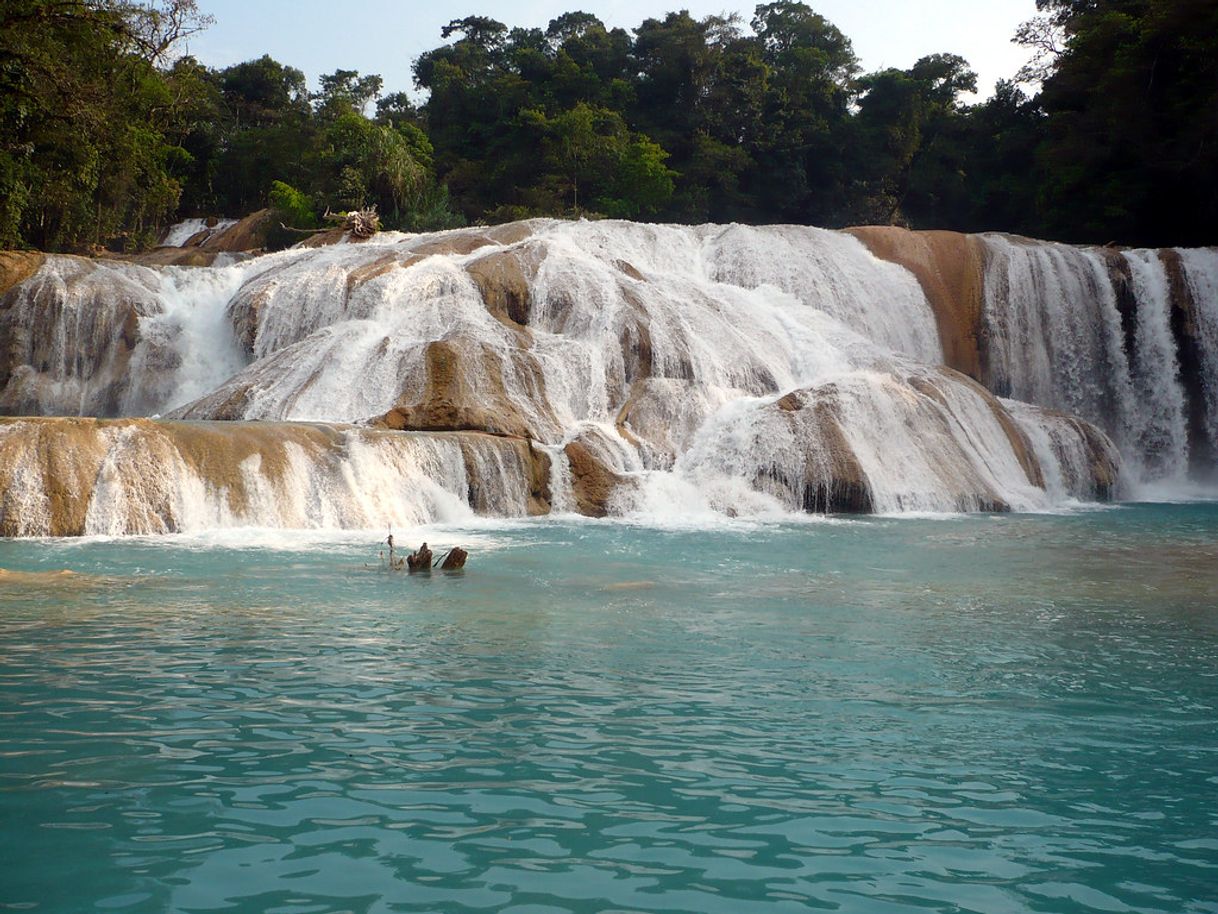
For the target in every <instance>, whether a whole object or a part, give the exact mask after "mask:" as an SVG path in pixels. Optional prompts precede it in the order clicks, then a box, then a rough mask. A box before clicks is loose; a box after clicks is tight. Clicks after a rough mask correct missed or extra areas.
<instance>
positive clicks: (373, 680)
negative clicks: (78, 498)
mask: <svg viewBox="0 0 1218 914" xmlns="http://www.w3.org/2000/svg"><path fill="white" fill-rule="evenodd" d="M447 535H448V537H449V538H450V539H454V540H455V539H456V538H459V537H460V536H461V535H462V534H461V533H459V532H457V531H449V533H448V534H447ZM473 535H474V536H475V537H480V540H479V542H480V546H479V547H478V548H476V549H475V550H474V552H473V556H472V558H471V564H470V569H469V571H468V572H467V573H466V574H465V575H463V576H452V577H441V576H436V577H435V578H434V579H432V580H418V579H406V578H403V577H391V576H388V575H385V574H382V573H379V572H378V571H375V570H369V569H365V568H364V567H363V563H364V562H365V561H366V560H368V559H369V557H370V556H371V557H374V556H375V553H374V552H373V551H371V550H370V548H365V547H362V546H358V545H352V544H350V542H347V543H346V544H342V543H340V544H331V545H324V546H322V545H301V546H299V547H296V548H280V549H273V550H268V549H248V548H242V549H238V548H233V547H231V546H225V545H216V544H207V543H199V542H194V541H183V540H174V539H166V540H162V541H146V542H140V543H131V542H104V541H97V542H92V543H71V542H63V541H55V542H47V543H37V544H35V543H5V544H2V545H0V566H3V567H6V568H10V569H16V570H18V571H21V572H24V573H25V574H24V575H13V576H9V578H6V579H5V580H4V582H3V583H2V584H0V907H5V908H11V909H25V910H35V911H55V912H60V911H62V912H75V911H88V910H102V911H136V912H144V911H147V912H152V911H164V910H172V911H229V912H231V911H251V912H253V911H301V912H313V911H316V912H322V911H326V912H329V911H360V912H389V911H443V912H473V911H496V912H498V911H505V912H515V914H524V912H530V914H557V912H564V911H572V912H594V911H596V912H600V911H640V912H733V914H734V912H744V911H748V912H751V911H758V912H807V911H816V910H825V911H839V912H867V914H887V912H894V914H895V912H902V911H912V910H920V911H942V912H958V911H975V912H986V914H1003V912H1022V911H1035V912H1055V914H1071V912H1092V911H1097V912H1101V911H1102V912H1116V911H1121V912H1130V911H1135V912H1165V914H1166V912H1173V914H1175V912H1215V911H1218V827H1216V826H1218V822H1216V819H1218V710H1216V709H1218V609H1216V608H1215V593H1218V561H1216V559H1218V509H1215V508H1212V507H1205V506H1177V507H1163V508H1151V507H1144V508H1124V509H1119V510H1114V511H1106V512H1099V513H1095V514H1083V515H1077V516H1066V517H1001V518H960V519H953V520H925V521H918V520H882V519H881V520H871V521H863V522H853V523H826V524H813V525H806V526H778V527H770V528H766V527H740V528H731V527H729V528H726V529H723V530H712V531H661V530H654V529H647V528H639V527H631V526H627V525H623V524H596V523H582V524H578V523H572V524H561V523H540V524H525V525H518V526H515V527H509V528H505V529H503V530H501V531H492V532H491V533H487V532H485V531H481V532H479V533H477V534H473ZM435 536H436V538H437V539H441V538H442V537H443V536H444V534H443V533H439V534H436V535H435ZM65 567H67V568H72V569H74V570H76V571H78V572H81V574H80V575H79V576H75V577H63V578H56V577H51V576H48V575H47V574H46V572H48V571H50V570H53V569H59V568H65Z"/></svg>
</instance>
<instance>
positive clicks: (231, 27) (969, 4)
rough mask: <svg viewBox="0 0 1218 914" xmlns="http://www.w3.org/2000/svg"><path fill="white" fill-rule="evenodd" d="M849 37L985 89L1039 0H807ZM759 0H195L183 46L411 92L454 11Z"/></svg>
mask: <svg viewBox="0 0 1218 914" xmlns="http://www.w3.org/2000/svg"><path fill="white" fill-rule="evenodd" d="M805 2H808V5H809V6H811V7H812V8H813V9H814V10H816V12H818V13H820V14H821V15H822V16H824V17H825V18H826V19H828V20H829V21H830V22H832V23H833V24H834V25H836V26H837V27H838V28H839V29H841V31H842V32H844V33H845V34H846V36H847V37H848V38H850V40H851V41H852V42H853V43H854V52H855V54H857V55H858V57H859V59H860V61H861V62H862V66H863V69H864V70H865V71H873V70H879V69H883V68H885V67H899V68H901V69H905V68H907V67H910V66H912V65H913V63H914V62H915V61H917V60H918V58H920V57H924V56H926V55H927V54H935V53H940V52H943V53H952V54H959V55H961V56H962V57H964V58H965V59H966V60H967V61H968V62H969V63H970V64H971V65H972V68H973V69H974V70H975V71H976V72H977V75H978V80H977V83H978V88H979V90H980V91H979V94H980V96H982V97H986V96H988V95H990V94H991V92H992V91H993V86H994V83H995V82H996V81H997V80H999V79H1009V78H1011V77H1012V76H1014V75H1015V71H1016V70H1018V69H1019V68H1020V66H1022V65H1023V64H1024V63H1025V62H1026V60H1027V58H1028V56H1029V55H1028V54H1027V52H1026V51H1025V50H1024V49H1023V48H1020V47H1019V46H1018V45H1015V44H1012V43H1011V37H1012V36H1013V35H1014V34H1015V28H1016V26H1018V25H1019V24H1020V23H1021V22H1023V21H1025V20H1027V19H1030V18H1032V16H1033V15H1035V13H1036V3H1035V0H923V2H920V3H915V2H911V0H805ZM755 5H756V3H755V2H745V3H741V2H739V0H713V2H705V0H686V2H681V0H673V2H667V0H501V2H485V0H469V2H464V0H458V2H456V3H446V2H416V0H348V2H345V3H343V2H338V0H199V7H200V9H201V10H202V11H203V12H206V13H209V14H211V15H212V16H214V17H215V19H216V22H215V24H214V25H212V26H211V28H209V29H208V30H207V31H206V32H203V33H202V34H200V35H196V36H195V37H194V38H192V39H191V41H190V45H189V48H188V50H189V52H190V53H191V54H194V55H195V56H196V57H197V58H198V59H199V60H201V61H202V62H203V63H205V64H208V65H209V66H213V67H224V66H228V65H230V64H234V63H240V62H241V61H244V60H250V59H252V58H255V57H261V56H262V55H263V54H270V55H271V56H272V57H274V58H275V59H276V60H278V61H280V62H281V63H285V64H289V65H291V66H294V67H297V68H298V69H300V70H303V71H304V73H305V75H306V76H307V77H308V78H309V84H310V86H311V87H313V88H316V86H317V78H318V76H320V75H321V74H323V73H332V72H334V71H335V70H337V69H340V68H341V69H344V70H358V71H359V72H360V73H365V74H367V73H379V74H380V75H381V76H382V77H383V79H384V91H385V92H394V91H399V90H403V91H411V92H412V94H413V89H414V86H413V81H412V77H411V72H410V65H411V63H412V62H413V61H414V59H415V58H416V57H418V55H419V54H421V53H422V52H423V51H426V50H430V49H431V48H434V47H437V46H439V45H441V44H444V43H445V42H444V41H443V40H442V39H441V38H440V28H441V27H442V26H443V25H445V24H447V23H448V22H449V21H450V20H452V19H460V18H464V17H465V16H469V15H481V16H490V17H491V18H493V19H498V20H499V21H500V22H503V23H506V24H507V25H508V26H509V27H514V26H523V27H533V26H536V27H538V28H542V29H544V28H545V27H546V25H547V24H548V23H549V21H550V20H551V19H553V18H555V17H557V16H559V15H561V14H562V13H565V12H570V11H572V10H584V11H586V12H589V13H593V14H594V15H596V16H598V17H599V18H600V19H601V21H603V22H604V23H605V24H606V26H608V27H610V28H613V27H615V26H620V27H622V28H626V29H631V28H634V27H635V26H637V25H639V24H640V23H642V22H643V20H645V19H648V18H662V17H663V15H664V14H665V13H667V12H668V11H670V10H673V9H687V10H689V12H690V13H691V14H692V15H693V16H695V17H697V18H702V17H703V16H707V15H711V14H716V15H718V14H721V13H724V12H739V13H740V14H741V17H742V19H743V21H744V23H745V25H746V26H747V23H748V21H749V20H750V19H751V18H752V11H753V8H754V6H755Z"/></svg>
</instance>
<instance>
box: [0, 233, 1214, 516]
mask: <svg viewBox="0 0 1218 914" xmlns="http://www.w3.org/2000/svg"><path fill="white" fill-rule="evenodd" d="M181 231H182V232H184V231H186V228H182V229H181ZM868 239H870V241H868ZM865 242H867V243H865ZM40 263H41V265H40V267H39V268H38V269H37V271H36V272H34V273H33V275H29V276H28V277H26V278H23V279H22V280H21V281H19V282H16V283H15V285H13V287H12V288H9V289H5V290H3V295H2V296H0V335H2V337H3V339H4V340H5V341H6V344H5V345H4V346H0V412H4V413H9V414H16V415H35V416H56V415H59V416H79V417H102V418H117V417H131V418H133V419H134V418H135V417H143V416H159V415H165V416H170V417H171V421H165V422H162V423H160V424H156V425H149V424H148V423H146V422H144V421H142V420H141V421H135V422H128V423H117V424H105V423H102V424H97V423H96V422H95V421H94V420H93V419H89V418H82V419H79V420H67V419H65V420H63V422H62V423H61V426H60V427H59V428H58V429H57V430H52V429H51V428H50V427H48V426H44V425H39V424H37V423H34V422H27V423H24V424H21V423H17V424H14V423H13V422H11V421H8V422H5V423H4V424H3V425H2V426H0V429H2V435H3V438H2V439H0V449H3V450H4V453H5V454H7V455H8V459H9V463H10V466H9V468H8V469H6V470H5V471H4V472H5V475H4V481H3V485H4V488H3V489H0V499H3V505H4V506H5V507H4V510H5V511H6V512H7V513H6V514H5V515H4V517H5V518H6V519H4V520H3V521H2V522H0V526H3V527H4V529H6V530H21V531H27V532H28V531H37V530H42V531H44V532H46V531H50V530H67V531H70V532H83V531H88V532H98V533H113V532H157V531H172V530H181V529H203V528H206V527H208V526H233V525H241V524H269V525H277V526H321V527H350V526H357V527H358V526H374V527H377V526H381V525H383V524H384V523H386V522H393V523H399V524H405V523H415V522H421V521H422V520H425V519H436V518H457V517H464V516H468V515H469V513H470V512H473V513H477V514H490V515H496V516H523V515H527V514H535V513H543V512H546V511H550V510H553V511H556V512H571V511H578V512H582V513H585V514H594V515H601V514H643V515H647V516H650V517H653V518H654V517H663V518H666V519H668V520H679V519H680V518H682V517H706V516H712V515H724V514H727V515H734V516H748V517H774V516H783V515H784V514H788V513H790V512H836V511H875V512H881V513H889V512H909V511H977V510H1045V509H1049V508H1052V507H1053V506H1055V505H1058V504H1062V503H1066V502H1071V501H1079V500H1082V501H1085V500H1091V499H1096V498H1108V497H1114V496H1115V495H1117V494H1121V493H1124V494H1126V495H1134V496H1136V495H1137V494H1138V493H1139V492H1143V491H1148V490H1147V489H1146V488H1145V487H1146V486H1148V485H1152V484H1154V485H1163V484H1168V485H1177V486H1183V485H1184V483H1185V482H1186V481H1187V480H1188V479H1189V477H1190V474H1191V475H1192V476H1196V475H1198V474H1199V473H1204V472H1205V471H1206V470H1207V469H1209V470H1212V467H1211V466H1209V464H1210V463H1212V460H1213V455H1214V454H1218V383H1216V382H1215V380H1214V379H1215V378H1216V377H1218V252H1215V251H1213V250H1195V251H1194V250H1186V251H1178V252H1171V251H1163V252H1160V251H1144V250H1130V251H1123V252H1118V251H1115V250H1109V249H1098V248H1079V247H1071V246H1067V245H1061V244H1053V243H1045V242H1035V241H1030V240H1027V239H1019V238H1012V237H1008V236H1002V235H984V236H960V235H951V234H950V233H933V238H931V239H929V240H928V241H926V242H925V243H922V242H920V241H916V237H915V236H914V235H912V234H911V233H908V232H905V233H903V234H902V230H899V229H883V230H869V231H860V232H858V233H856V234H847V233H839V232H830V231H825V230H821V229H815V228H808V227H800V226H764V227H749V226H742V225H729V226H715V225H707V226H695V227H689V226H672V225H642V224H635V223H628V222H616V221H600V222H596V221H593V222H585V221H581V222H560V221H554V220H532V221H529V222H524V223H515V224H511V225H506V226H496V227H493V228H474V229H460V230H453V231H448V232H440V233H434V234H424V235H410V234H401V233H382V234H380V235H378V236H376V237H374V238H373V239H371V240H369V241H366V242H363V243H359V244H338V245H333V246H329V247H322V248H299V249H291V250H288V251H283V252H279V253H276V254H270V255H263V256H258V257H253V258H250V259H246V260H242V261H240V262H235V263H226V264H223V265H215V266H211V267H166V266H148V265H141V264H136V263H127V262H121V261H113V260H96V261H90V260H85V259H83V258H78V257H66V256H65V257H46V258H45V260H44V261H41V262H40ZM30 269H33V268H32V267H31V268H30ZM945 341H946V342H945ZM948 344H950V345H948ZM944 362H947V363H948V364H949V366H952V365H954V366H956V367H958V368H959V370H960V371H961V372H966V373H967V374H968V375H970V376H971V377H965V376H964V374H960V373H957V372H956V371H953V370H950V368H945V367H943V363H944ZM995 395H997V396H995ZM216 420H226V421H227V422H228V423H229V424H228V425H223V424H217V422H216ZM90 423H93V424H92V425H90ZM353 426H355V427H358V428H353ZM1097 426H1098V428H1097ZM259 429H264V430H276V434H278V435H279V436H280V438H281V439H282V441H281V442H280V443H279V444H277V445H276V444H272V442H271V439H270V438H269V437H268V438H258V437H257V435H258V434H265V435H271V432H270V431H266V432H265V433H260V432H258V431H257V430H259ZM1100 429H1102V430H1103V431H1101V430H1100ZM1105 433H1106V434H1105ZM251 435H252V436H254V437H253V438H251V437H250V436H251ZM57 436H58V437H57ZM272 437H273V436H272ZM52 441H53V442H56V446H57V447H59V446H62V447H66V448H69V449H80V450H81V452H82V454H83V455H84V456H82V457H81V459H80V460H79V461H74V460H73V459H67V458H65V459H63V460H58V461H54V460H50V459H49V458H48V457H47V455H46V454H45V453H44V449H45V448H46V447H48V446H49V443H50V442H52ZM202 441H206V442H207V448H210V449H211V450H210V451H208V453H209V454H211V456H209V457H208V458H207V459H206V460H203V461H201V458H199V456H198V455H199V454H200V453H202V451H201V450H200V449H201V448H202V447H203V445H201V444H199V442H202ZM192 442H193V443H192ZM1202 445H1204V448H1203V447H1202ZM1203 451H1205V453H1203ZM1118 454H1119V457H1118ZM1118 463H1122V464H1123V467H1124V469H1123V475H1122V476H1121V478H1120V479H1118ZM221 465H223V466H224V467H225V468H226V469H223V470H221V469H219V467H220V466H221ZM200 467H202V469H200ZM62 474H67V475H68V476H69V477H70V478H71V480H72V486H71V487H72V488H74V489H79V490H80V492H81V493H82V494H81V495H80V496H79V498H78V500H80V499H85V498H86V495H85V494H83V493H87V502H82V504H85V507H83V508H82V507H80V506H79V505H76V506H74V507H71V508H70V509H69V508H68V507H65V506H64V505H60V504H58V503H57V502H55V498H58V497H59V495H55V494H54V493H56V492H61V490H62V489H63V488H64V486H63V485H62V484H60V483H57V482H55V479H56V478H57V477H58V476H59V475H62ZM90 474H92V475H90ZM39 492H41V493H42V494H38V493H39ZM40 499H41V501H40ZM65 519H66V520H65Z"/></svg>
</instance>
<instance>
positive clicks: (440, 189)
mask: <svg viewBox="0 0 1218 914" xmlns="http://www.w3.org/2000/svg"><path fill="white" fill-rule="evenodd" d="M1037 6H1038V8H1039V10H1040V14H1039V16H1038V17H1036V18H1035V19H1033V20H1031V21H1030V22H1028V23H1026V24H1025V25H1024V26H1023V27H1021V29H1020V30H1019V33H1018V35H1017V40H1018V41H1020V42H1021V43H1022V44H1023V45H1025V46H1026V47H1027V48H1028V51H1029V56H1030V58H1031V59H1030V62H1029V64H1028V66H1027V67H1025V68H1024V70H1023V71H1021V72H1020V73H1019V74H1018V75H1015V74H1013V79H1012V80H1011V81H1007V82H1001V83H999V84H998V86H997V87H996V91H995V92H994V93H993V95H992V96H991V97H990V98H988V99H987V100H985V101H983V102H980V103H976V104H969V103H967V102H966V101H965V99H966V97H967V96H968V94H969V93H972V92H974V91H975V90H976V88H977V86H976V76H975V75H974V73H973V72H972V71H971V70H970V69H969V65H968V62H967V61H965V60H964V59H963V58H961V57H959V56H956V55H953V54H950V53H943V54H934V55H931V56H928V57H925V58H923V59H922V60H919V61H918V62H917V63H916V64H914V65H913V66H912V67H911V68H909V69H908V70H899V69H887V70H882V71H879V72H874V73H863V72H861V70H860V67H859V63H858V60H857V58H856V57H855V55H854V52H853V50H852V48H851V43H850V40H849V38H848V37H847V36H845V35H843V34H842V33H841V32H840V31H839V30H838V29H837V28H835V27H834V26H833V25H832V24H831V23H830V22H828V21H827V20H826V19H824V18H823V17H822V16H820V15H818V14H817V13H815V12H814V11H813V10H812V9H811V8H810V7H809V6H807V5H806V4H804V3H801V2H798V0H774V2H771V3H764V4H762V5H760V6H757V7H756V10H755V12H754V14H753V16H752V18H751V20H750V21H748V22H744V21H740V20H737V19H735V18H722V17H708V18H705V19H694V18H692V17H691V16H690V15H689V14H688V13H686V12H672V13H668V14H667V15H665V16H663V17H661V18H653V19H647V20H646V21H644V22H642V23H641V24H640V25H639V26H638V27H636V28H635V29H634V30H633V31H626V30H624V29H620V28H612V29H610V28H606V27H605V26H604V25H603V24H602V23H601V21H600V20H599V19H597V18H596V17H595V16H593V15H591V14H588V13H582V12H572V13H567V14H564V15H562V16H560V17H558V18H557V19H555V20H553V21H552V22H550V24H549V27H548V28H546V29H545V30H541V29H536V28H530V29H524V28H509V27H508V26H507V25H505V24H504V23H500V22H497V21H495V20H493V19H489V18H485V17H480V16H470V17H467V18H464V19H458V20H454V21H453V22H451V23H450V24H449V25H448V26H447V27H445V28H444V29H443V30H442V33H441V36H440V38H441V40H442V41H443V42H444V43H443V44H441V45H440V46H439V47H436V48H435V49H434V50H432V51H429V52H427V53H425V54H423V55H421V56H420V57H419V58H418V59H417V60H416V61H415V62H414V75H415V83H416V86H415V88H416V89H418V90H421V93H422V95H421V96H420V97H425V98H426V101H424V102H423V103H422V104H416V103H415V102H414V101H413V100H412V97H411V96H410V95H408V94H407V93H405V92H403V91H389V92H385V91H383V90H384V89H385V87H384V86H383V85H382V80H381V78H380V77H379V76H376V75H362V74H360V73H358V72H356V71H352V70H338V71H336V72H334V73H332V74H330V75H327V76H323V77H322V78H321V79H320V86H319V90H318V91H317V92H312V93H311V92H310V91H309V89H308V86H307V84H306V81H305V77H304V75H303V74H302V73H301V71H300V70H297V69H295V68H293V67H291V66H289V65H287V64H284V63H281V62H279V61H276V60H273V59H271V58H270V57H266V56H264V57H262V58H260V59H258V60H251V61H247V62H245V63H240V64H237V65H235V66H231V67H226V68H223V69H212V68H209V67H206V66H203V65H202V64H200V63H199V62H198V61H196V60H195V59H193V58H191V57H189V56H181V55H180V54H179V53H178V49H179V48H180V47H181V45H182V39H184V38H186V37H188V36H189V35H190V34H192V33H193V32H196V31H198V30H199V29H202V28H205V27H206V26H207V25H208V24H209V19H208V17H207V16H205V15H203V14H202V12H201V11H200V10H199V8H198V6H197V0H143V2H135V0H0V246H3V247H21V246H33V247H39V248H43V249H48V250H66V249H74V248H87V247H89V246H91V245H107V246H110V247H125V248H138V247H141V246H145V245H147V244H149V243H152V242H154V241H155V239H156V237H157V233H158V232H159V230H160V229H161V228H162V227H163V226H164V225H166V224H167V223H169V222H172V221H174V220H175V219H177V218H179V217H184V216H191V215H203V214H214V213H226V214H242V213H246V212H249V211H251V210H254V209H257V208H260V207H263V206H267V205H270V206H272V207H273V208H274V209H275V210H276V211H277V213H278V214H279V215H280V217H281V218H282V220H283V221H284V222H285V223H287V224H288V225H291V226H295V227H301V228H304V227H309V226H313V225H316V224H318V220H319V218H320V217H321V216H322V214H323V213H324V212H325V211H326V210H332V211H342V210H346V209H349V208H354V207H360V206H365V205H369V204H376V205H377V207H378V208H379V211H380V213H381V217H382V221H383V223H384V224H385V225H386V226H387V227H391V228H403V229H409V230H426V229H436V228H444V227H449V226H453V225H459V224H463V223H464V222H467V221H469V222H479V221H487V222H495V221H504V220H509V219H515V218H520V217H525V216H533V215H559V216H568V215H587V216H590V217H591V216H595V215H602V216H612V217H622V218H629V219H640V220H655V221H676V222H702V221H716V222H726V221H733V220H735V221H742V222H754V223H762V222H797V223H809V224H814V225H821V226H828V227H832V226H841V225H846V224H858V223H893V224H901V225H908V226H910V227H913V228H944V229H956V230H961V231H981V230H987V229H994V230H1004V231H1012V232H1019V233H1023V234H1028V235H1033V236H1038V237H1045V238H1056V239H1060V240H1065V241H1075V242H1095V243H1104V242H1109V241H1116V242H1120V243H1126V244H1144V245H1172V244H1206V243H1213V242H1214V241H1215V240H1216V239H1215V232H1214V225H1215V223H1216V221H1218V2H1215V0H1037ZM1021 85H1022V86H1028V87H1034V89H1035V92H1034V94H1031V95H1029V94H1027V93H1025V91H1024V90H1023V89H1021V88H1020V86H1021Z"/></svg>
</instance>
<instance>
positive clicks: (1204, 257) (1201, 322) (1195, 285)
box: [1179, 248, 1218, 455]
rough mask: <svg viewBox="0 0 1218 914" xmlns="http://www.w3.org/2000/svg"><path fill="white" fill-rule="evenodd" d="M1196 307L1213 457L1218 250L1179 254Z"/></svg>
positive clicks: (1217, 425) (1216, 443)
mask: <svg viewBox="0 0 1218 914" xmlns="http://www.w3.org/2000/svg"><path fill="white" fill-rule="evenodd" d="M1179 255H1180V260H1181V262H1182V264H1183V266H1184V273H1185V277H1186V279H1187V281H1188V287H1189V293H1190V297H1191V299H1192V305H1193V322H1194V333H1195V339H1196V342H1197V346H1198V349H1199V351H1200V362H1201V365H1200V368H1201V378H1202V381H1203V386H1204V398H1205V419H1206V421H1205V432H1206V437H1207V439H1208V442H1209V446H1210V453H1211V454H1213V455H1218V250H1215V249H1213V248H1205V249H1195V250H1182V251H1180V252H1179Z"/></svg>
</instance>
